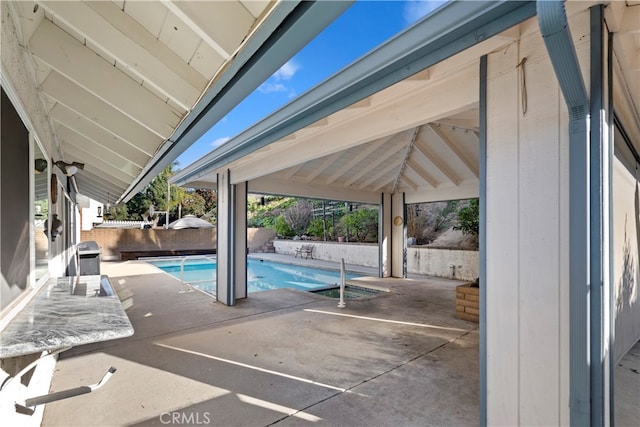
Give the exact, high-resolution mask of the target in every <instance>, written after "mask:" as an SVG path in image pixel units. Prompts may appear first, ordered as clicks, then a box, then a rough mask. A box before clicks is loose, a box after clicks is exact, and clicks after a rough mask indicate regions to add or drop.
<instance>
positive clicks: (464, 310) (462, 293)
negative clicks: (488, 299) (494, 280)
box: [456, 283, 480, 323]
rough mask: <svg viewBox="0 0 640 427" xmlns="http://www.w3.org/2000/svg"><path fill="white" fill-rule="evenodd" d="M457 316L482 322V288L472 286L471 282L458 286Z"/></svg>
mask: <svg viewBox="0 0 640 427" xmlns="http://www.w3.org/2000/svg"><path fill="white" fill-rule="evenodd" d="M456 317H457V318H458V319H463V320H469V321H471V322H476V323H479V322H480V288H476V287H472V286H471V284H470V283H465V284H464V285H459V286H456Z"/></svg>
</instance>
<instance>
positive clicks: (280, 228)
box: [273, 216, 296, 237]
mask: <svg viewBox="0 0 640 427" xmlns="http://www.w3.org/2000/svg"><path fill="white" fill-rule="evenodd" d="M273 229H274V230H275V231H276V233H278V235H279V236H282V237H293V236H295V235H296V232H295V231H293V230H292V229H291V227H289V224H287V221H285V220H284V218H283V217H282V216H277V217H276V218H275V221H274V224H273Z"/></svg>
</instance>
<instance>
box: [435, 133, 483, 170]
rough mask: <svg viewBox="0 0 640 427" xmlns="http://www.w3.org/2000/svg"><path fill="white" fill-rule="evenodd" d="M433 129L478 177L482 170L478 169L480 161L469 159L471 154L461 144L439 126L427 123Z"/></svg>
mask: <svg viewBox="0 0 640 427" xmlns="http://www.w3.org/2000/svg"><path fill="white" fill-rule="evenodd" d="M427 126H428V127H429V129H431V131H432V132H433V133H434V134H436V135H437V137H438V138H440V140H441V141H442V142H443V143H444V144H445V145H446V146H447V147H448V148H449V149H450V150H451V152H452V153H453V154H455V155H456V156H457V157H458V158H459V159H460V161H462V163H464V165H465V166H466V167H467V169H468V170H469V171H470V172H471V173H472V174H473V175H474V176H475V177H476V178H478V177H479V176H480V172H479V170H478V163H477V162H474V161H472V160H471V159H469V156H467V154H466V153H465V152H464V151H463V150H462V148H461V147H460V145H459V144H458V143H457V142H456V141H455V140H454V139H452V138H449V136H447V135H446V134H445V133H444V132H443V131H442V129H440V128H439V127H438V126H434V125H432V124H428V125H427Z"/></svg>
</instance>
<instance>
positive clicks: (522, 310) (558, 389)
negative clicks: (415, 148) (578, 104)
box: [486, 8, 589, 425]
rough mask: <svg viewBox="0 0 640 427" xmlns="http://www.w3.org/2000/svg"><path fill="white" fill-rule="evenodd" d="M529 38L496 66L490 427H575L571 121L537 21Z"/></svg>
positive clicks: (582, 29) (491, 69)
mask: <svg viewBox="0 0 640 427" xmlns="http://www.w3.org/2000/svg"><path fill="white" fill-rule="evenodd" d="M577 10H578V8H573V10H569V11H568V15H569V21H570V27H571V32H572V36H573V39H574V40H575V41H576V48H577V53H578V57H579V61H580V63H581V66H582V72H583V76H584V78H585V81H586V85H587V87H589V82H588V79H589V69H588V65H589V14H588V10H586V9H584V8H583V9H582V10H581V11H579V12H577V15H576V11H577ZM520 29H521V32H520V40H519V41H517V42H515V43H513V44H511V45H510V46H509V47H507V48H506V49H504V50H501V51H498V52H495V53H492V54H491V55H489V57H488V87H487V181H486V189H487V190H486V191H487V197H486V208H487V224H486V227H487V228H486V248H487V249H486V259H487V275H486V276H487V277H486V280H487V287H486V319H487V325H486V328H487V329H486V330H487V352H486V355H487V418H488V419H487V421H488V424H489V425H568V424H569V414H570V411H569V203H568V201H569V179H568V178H569V175H568V174H569V155H568V149H569V131H568V118H567V116H568V115H567V109H566V104H565V101H564V99H563V97H562V93H561V91H560V89H559V86H558V83H557V79H556V76H555V73H554V72H553V69H552V66H551V63H550V60H549V58H548V54H547V51H546V49H545V46H544V43H543V40H542V37H541V35H540V34H539V31H538V23H537V20H536V19H531V20H529V21H527V22H526V23H524V24H523V25H522V26H521V27H520ZM525 57H526V58H527V62H526V91H527V111H526V113H525V112H524V111H523V108H522V97H523V86H522V82H521V80H520V78H521V76H520V75H519V71H520V69H519V68H518V64H519V63H520V62H521V60H522V59H523V58H525Z"/></svg>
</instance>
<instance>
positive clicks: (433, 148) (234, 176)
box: [170, 2, 640, 203]
mask: <svg viewBox="0 0 640 427" xmlns="http://www.w3.org/2000/svg"><path fill="white" fill-rule="evenodd" d="M614 3H615V4H612V7H611V8H608V12H607V13H608V22H612V23H613V22H615V23H616V24H615V25H616V27H617V33H616V36H615V41H614V46H615V50H616V72H617V73H619V75H621V76H624V79H620V80H619V81H618V82H623V84H624V87H622V88H619V89H618V91H619V93H624V94H625V96H624V99H625V102H626V103H627V104H628V106H626V107H625V108H621V109H619V111H620V112H621V114H622V115H624V116H625V117H626V122H627V123H628V126H629V127H630V128H634V130H633V132H638V131H639V129H638V125H637V123H638V122H639V120H638V114H637V112H638V111H640V100H639V99H638V98H637V97H634V96H633V95H631V94H633V93H640V83H639V82H640V67H638V64H636V62H637V58H638V57H640V56H639V55H638V54H639V53H640V38H639V37H638V34H637V23H636V24H634V22H637V20H638V18H639V14H638V12H639V11H640V7H632V5H631V4H629V3H628V4H627V5H625V4H624V3H622V2H617V3H616V2H614ZM592 4H593V2H585V3H581V4H580V7H584V8H588V7H589V6H590V5H592ZM531 6H535V5H533V4H532V3H526V2H506V3H503V2H486V3H483V2H474V3H473V5H472V4H469V3H465V2H460V3H458V2H453V3H450V4H447V5H445V6H444V7H442V8H440V9H438V10H436V11H435V12H434V13H433V14H432V15H429V16H427V17H425V18H424V19H423V20H422V21H421V22H419V23H417V24H416V25H414V26H413V27H412V28H409V29H408V30H406V31H405V32H403V33H401V34H400V35H398V36H397V37H395V38H394V39H391V40H390V41H388V42H387V43H385V44H383V45H382V46H380V47H379V48H378V49H376V50H375V51H373V52H371V53H369V54H368V55H366V56H364V57H362V58H361V59H359V60H358V61H356V62H354V63H353V64H352V65H350V66H349V67H347V68H345V69H343V70H341V71H340V72H338V73H337V74H335V75H334V76H332V77H330V78H329V79H327V80H326V81H325V82H323V83H322V84H320V85H318V86H316V87H315V88H313V89H311V90H310V91H308V92H307V93H305V94H303V95H302V96H301V97H299V98H297V99H295V100H294V101H293V102H291V103H290V104H288V105H286V106H285V107H283V108H282V109H280V110H279V111H277V112H275V113H273V114H272V115H271V116H269V117H268V118H266V119H265V120H264V121H262V122H260V123H258V124H257V125H255V126H253V127H251V128H250V129H248V130H246V131H245V132H243V133H241V134H240V135H238V136H237V137H236V138H234V139H232V140H231V141H229V142H228V143H227V144H225V145H223V146H221V147H219V148H217V149H216V150H214V151H212V152H211V153H209V154H208V155H206V156H204V157H203V158H201V159H200V160H198V161H196V162H194V163H193V164H192V165H190V166H188V167H187V168H185V169H183V170H181V171H180V172H178V173H177V174H176V175H174V176H173V177H171V179H170V182H172V183H174V184H177V185H183V186H191V187H205V188H215V185H216V173H217V172H219V171H221V170H223V169H230V170H231V175H230V176H231V182H232V183H238V182H242V181H248V182H249V191H252V192H276V193H278V194H286V195H298V196H310V197H320V198H322V197H325V198H328V197H331V198H335V199H344V200H353V201H365V202H376V203H378V202H379V200H380V193H382V192H385V193H394V192H405V193H406V197H407V200H406V201H407V202H408V203H411V202H417V201H433V200H445V199H448V198H466V197H476V196H477V194H478V183H479V180H478V175H479V171H478V169H479V163H478V146H479V144H478V141H479V139H478V131H479V111H478V99H479V98H478V97H479V93H478V87H479V83H478V79H479V74H478V70H479V65H478V64H479V58H480V57H481V56H482V55H485V54H488V53H490V52H493V51H496V50H499V49H502V48H504V47H506V46H507V45H509V44H511V43H513V42H514V41H515V40H517V39H518V37H520V35H521V33H522V32H525V31H529V30H530V29H531V28H537V26H534V27H532V26H531V25H528V24H526V25H525V24H522V25H518V26H514V24H511V25H509V22H514V21H515V22H519V21H517V20H518V19H520V20H524V19H526V18H529V17H532V16H533V15H534V14H535V10H534V9H535V8H533V9H531ZM568 6H569V5H568ZM571 7H577V6H576V5H571ZM634 20H635V21H634ZM528 29H529V30H528ZM634 61H635V62H634ZM634 112H635V113H634ZM636 140H638V139H636Z"/></svg>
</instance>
